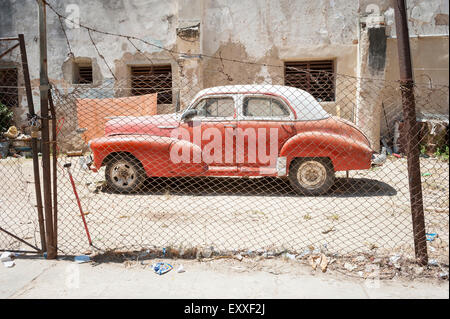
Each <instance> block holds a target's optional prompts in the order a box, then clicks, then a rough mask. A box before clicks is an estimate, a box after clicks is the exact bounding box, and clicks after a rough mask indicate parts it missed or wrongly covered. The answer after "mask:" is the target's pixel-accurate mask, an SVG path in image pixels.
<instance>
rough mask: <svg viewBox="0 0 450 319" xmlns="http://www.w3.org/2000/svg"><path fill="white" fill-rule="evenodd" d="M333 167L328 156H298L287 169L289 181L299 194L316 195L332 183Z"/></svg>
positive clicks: (324, 190)
mask: <svg viewBox="0 0 450 319" xmlns="http://www.w3.org/2000/svg"><path fill="white" fill-rule="evenodd" d="M334 179H335V176H334V169H333V165H332V163H331V161H330V159H328V158H322V157H319V158H298V159H296V160H294V162H293V163H292V164H291V167H290V169H289V182H290V183H291V185H292V187H293V188H294V189H295V190H296V191H297V192H298V193H300V194H303V195H307V196H316V195H321V194H324V193H326V192H327V191H328V190H329V189H330V187H331V186H332V185H333V184H334Z"/></svg>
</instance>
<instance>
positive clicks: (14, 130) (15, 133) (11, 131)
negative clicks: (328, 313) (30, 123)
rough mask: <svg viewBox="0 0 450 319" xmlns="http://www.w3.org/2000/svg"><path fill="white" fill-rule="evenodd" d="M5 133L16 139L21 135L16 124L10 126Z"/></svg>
mask: <svg viewBox="0 0 450 319" xmlns="http://www.w3.org/2000/svg"><path fill="white" fill-rule="evenodd" d="M3 135H4V136H5V137H7V138H10V139H15V138H16V137H17V136H18V135H19V130H18V129H17V127H15V126H10V127H9V129H8V131H7V132H5V133H4V134H3Z"/></svg>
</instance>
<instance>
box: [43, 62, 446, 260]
mask: <svg viewBox="0 0 450 319" xmlns="http://www.w3.org/2000/svg"><path fill="white" fill-rule="evenodd" d="M298 71H299V72H297V73H296V75H295V76H290V77H289V79H281V78H280V79H275V78H271V79H270V81H260V83H258V84H256V83H254V82H253V81H251V82H249V83H248V84H245V82H244V83H242V82H241V83H239V85H232V86H219V87H218V86H215V87H210V88H208V89H203V88H202V87H200V85H199V86H197V85H193V84H192V83H188V82H187V80H186V79H184V78H183V77H180V79H179V80H177V79H173V80H172V81H173V83H172V87H169V88H168V87H167V86H166V85H165V83H166V82H167V81H166V79H165V78H164V77H167V75H136V76H135V77H134V78H133V79H131V81H130V80H126V81H125V80H124V81H121V80H117V81H113V80H106V81H104V82H103V83H102V84H101V85H90V84H84V85H78V86H75V87H71V88H69V89H68V88H62V87H54V88H53V92H52V93H53V98H54V103H55V107H56V113H57V117H58V123H59V124H58V137H57V139H58V148H59V152H60V153H59V154H60V155H59V157H58V162H59V166H58V167H59V168H58V206H59V209H58V247H59V249H60V251H62V252H64V253H80V252H83V251H86V250H88V249H89V248H90V247H89V242H88V238H87V234H86V229H85V227H84V224H83V221H82V217H81V216H80V211H79V207H78V205H77V201H76V195H75V194H74V191H73V188H72V186H71V182H70V176H69V171H68V170H67V168H65V167H64V166H63V165H64V164H67V163H71V167H70V174H72V176H73V178H74V181H75V187H76V191H77V193H78V196H79V199H80V203H81V206H82V210H83V215H84V217H85V219H86V224H87V230H88V232H89V235H90V237H91V239H92V243H93V245H94V247H96V248H98V249H101V250H128V251H129V250H143V249H154V250H161V251H162V250H163V249H165V250H164V251H166V252H167V251H170V252H172V253H173V254H174V255H177V256H195V255H197V256H198V255H199V254H200V255H203V256H211V255H212V254H213V255H214V254H218V255H221V254H236V253H238V252H240V253H241V254H244V253H248V254H260V255H264V254H266V255H271V254H279V253H282V252H285V253H286V252H287V253H290V254H294V255H296V257H297V258H298V259H303V258H304V259H306V258H307V257H308V256H309V254H310V253H312V252H314V251H322V252H325V253H326V254H328V255H330V256H335V257H336V256H351V255H355V254H368V255H371V256H391V255H392V254H401V255H402V256H404V257H405V258H410V259H411V260H412V259H414V247H413V234H412V229H413V228H412V222H411V209H410V197H409V188H408V170H407V161H406V158H405V143H406V140H405V138H406V134H405V133H406V132H404V128H403V122H402V121H403V116H402V107H401V105H402V104H401V94H400V93H401V92H400V88H399V84H398V83H396V82H386V81H380V80H374V79H362V78H355V77H349V76H344V75H339V74H335V73H327V72H317V71H312V70H310V71H308V70H298ZM209 76H211V77H213V76H214V75H213V74H210V75H209ZM216 76H217V78H220V77H223V74H221V73H219V72H218V73H217V74H216ZM311 79H312V80H311ZM287 80H289V85H290V86H289V87H288V86H284V85H283V84H284V83H285V81H287ZM225 82H226V81H225ZM311 83H313V84H314V85H312V86H311ZM243 84H245V85H243ZM276 84H280V85H276ZM302 89H304V90H302ZM306 90H308V92H310V93H307V92H306ZM415 94H416V108H417V114H418V117H417V120H418V121H419V123H420V127H421V130H420V145H416V147H417V148H420V150H421V158H420V165H421V172H422V190H423V198H424V209H425V221H426V232H427V234H428V238H429V239H430V240H432V241H428V244H429V255H430V258H432V259H436V260H438V261H439V262H441V263H444V264H447V265H448V213H449V212H448V207H449V203H448V195H449V194H448V192H449V178H448V177H449V176H448V96H449V95H448V86H436V85H430V84H416V87H415ZM164 99H166V100H167V103H165V101H163V100H164ZM161 110H164V111H163V112H162V111H161ZM161 113H164V114H161ZM434 234H436V235H434Z"/></svg>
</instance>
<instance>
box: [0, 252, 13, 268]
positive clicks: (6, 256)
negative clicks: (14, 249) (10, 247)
mask: <svg viewBox="0 0 450 319" xmlns="http://www.w3.org/2000/svg"><path fill="white" fill-rule="evenodd" d="M14 256H15V254H14V253H11V252H9V251H5V252H4V253H2V255H1V256H0V260H1V262H2V263H3V266H5V267H6V268H11V267H14V265H15V262H14V260H12V257H14Z"/></svg>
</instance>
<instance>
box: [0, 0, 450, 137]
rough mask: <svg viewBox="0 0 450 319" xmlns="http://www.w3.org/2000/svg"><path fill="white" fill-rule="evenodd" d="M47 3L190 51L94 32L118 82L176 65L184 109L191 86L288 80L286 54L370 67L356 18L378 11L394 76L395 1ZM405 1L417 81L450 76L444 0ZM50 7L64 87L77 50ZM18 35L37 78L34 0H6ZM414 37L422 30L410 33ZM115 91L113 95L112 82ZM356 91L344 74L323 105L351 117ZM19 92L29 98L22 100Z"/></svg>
mask: <svg viewBox="0 0 450 319" xmlns="http://www.w3.org/2000/svg"><path fill="white" fill-rule="evenodd" d="M50 3H51V4H52V5H53V6H54V7H55V9H56V10H58V11H59V12H60V13H62V14H64V15H67V16H69V17H72V18H73V17H76V14H77V12H78V13H79V18H80V22H81V23H82V24H86V25H88V26H92V27H95V28H97V29H99V30H105V31H108V32H112V33H119V34H126V35H131V36H136V37H139V38H143V39H144V40H145V41H148V42H149V43H150V44H154V45H157V46H161V47H164V48H165V49H169V50H170V49H172V50H175V51H180V52H188V53H191V54H193V55H194V56H193V57H189V58H186V57H184V58H183V57H178V56H172V55H171V54H169V53H168V52H167V51H165V50H162V49H160V48H157V47H155V46H151V45H147V44H144V43H140V42H138V41H133V43H134V44H135V45H136V46H137V47H138V49H139V50H140V51H141V52H142V53H140V52H138V51H137V50H136V49H135V48H134V47H133V45H132V44H131V43H130V42H129V41H127V40H126V39H123V38H117V37H111V36H108V35H102V34H96V33H92V37H93V40H94V42H95V43H96V45H97V47H98V49H99V51H100V52H101V54H102V55H103V56H104V58H105V60H106V61H107V63H108V65H109V66H110V67H111V69H112V70H113V72H114V73H115V75H116V77H117V79H118V80H119V83H116V85H118V86H124V83H129V69H130V66H132V65H143V64H146V65H147V64H149V60H151V61H152V62H153V63H155V64H157V63H164V64H167V63H170V64H171V65H172V72H173V82H174V95H176V96H175V97H176V98H175V99H174V101H179V104H180V107H181V108H183V107H185V106H186V105H187V104H188V103H189V101H190V98H191V97H192V96H193V95H194V94H195V93H196V92H194V91H197V90H200V89H202V88H205V87H210V86H214V85H224V84H245V83H273V84H283V83H284V70H283V62H284V61H295V60H311V59H333V60H334V61H335V71H336V72H337V73H339V74H344V75H348V76H360V75H361V74H362V73H361V72H363V73H364V72H365V71H364V70H363V69H364V63H365V62H364V61H362V60H361V59H362V57H361V46H363V45H364V44H362V43H360V38H361V34H360V29H361V28H360V24H359V19H360V18H364V17H367V16H369V17H370V16H372V17H381V18H382V19H383V21H384V25H385V27H386V31H385V33H386V36H387V42H386V56H385V61H384V62H385V65H384V68H383V65H382V63H381V64H379V66H380V67H379V69H378V71H380V72H378V73H377V77H378V78H380V79H386V80H397V79H398V68H397V63H398V62H397V61H398V60H397V57H396V40H395V24H394V11H393V8H392V7H391V1H390V0H358V1H356V0H355V1H348V0H317V1H310V0H295V1H292V0H280V1H271V0H252V1H242V0H167V1H159V0H109V1H90V0H61V1H56V0H53V1H52V0H50ZM407 8H408V16H409V17H410V19H409V27H410V34H411V36H412V38H411V46H412V52H413V57H412V58H413V63H414V68H415V76H416V80H418V81H419V78H421V79H423V80H425V79H424V77H427V76H429V77H431V78H432V79H433V83H441V82H442V84H448V14H449V4H448V0H426V1H425V0H408V1H407ZM47 11H48V12H47V29H48V60H49V65H48V66H49V78H50V80H51V81H52V82H53V83H55V84H57V85H58V86H59V88H61V89H63V90H64V91H66V92H68V91H69V90H70V89H71V87H72V83H71V82H70V79H71V74H70V73H71V72H72V71H71V63H72V59H73V58H71V57H69V56H68V53H69V49H68V46H67V43H66V39H65V36H64V33H63V31H62V29H61V25H60V21H59V20H58V19H57V17H56V16H55V15H54V14H53V13H52V12H51V11H50V10H47ZM197 22H198V23H200V30H199V36H198V37H197V38H194V39H188V40H186V39H182V38H180V37H178V36H177V28H179V27H185V26H188V25H190V24H192V25H193V24H195V23H197ZM63 24H64V27H65V29H66V33H67V36H68V39H69V41H70V44H71V46H72V51H73V54H74V57H75V58H81V57H85V58H90V59H91V60H92V63H93V67H94V82H95V83H94V84H101V83H102V81H111V78H112V76H111V74H110V71H109V69H108V66H107V65H106V64H105V61H104V60H103V59H102V58H101V57H100V56H99V55H98V53H97V52H96V50H95V47H94V46H93V45H92V43H91V41H90V39H89V36H88V34H87V32H86V30H84V29H82V28H76V27H75V28H73V26H70V23H68V24H67V23H66V22H63ZM18 33H24V34H25V39H26V45H27V51H28V59H29V63H30V74H31V78H32V83H33V85H38V83H39V79H38V78H39V48H38V15H37V4H36V3H35V1H29V0H6V1H1V2H0V36H1V37H5V36H16V35H17V34H18ZM416 36H420V38H414V37H416ZM196 54H205V55H211V56H216V57H220V56H222V57H224V58H227V59H235V60H245V61H252V62H256V63H261V64H267V66H262V65H251V64H241V63H232V62H228V61H224V60H220V59H208V58H199V57H195V55H196ZM8 58H10V59H11V57H8V56H6V57H4V58H3V59H2V61H3V60H5V61H6V62H8ZM372 58H373V56H372ZM376 58H377V59H378V57H376ZM364 59H365V58H364ZM377 61H378V60H377ZM10 62H11V63H12V62H14V61H10ZM378 62H383V61H378ZM378 62H377V63H378ZM2 63H4V62H2ZM422 69H427V70H422ZM20 72H21V71H19V73H20ZM425 73H426V75H424V74H425ZM19 80H20V79H19ZM344 92H345V93H344ZM122 93H123V94H125V93H124V92H122ZM20 94H22V93H20ZM111 94H114V92H113V90H112V91H111ZM343 94H345V96H343ZM357 94H358V93H357V90H356V87H355V91H354V92H351V91H349V90H348V89H347V88H346V87H345V86H344V83H343V82H340V81H339V80H338V81H337V82H336V101H335V102H332V103H324V108H325V109H326V110H327V111H329V112H330V113H332V114H337V115H340V116H343V117H346V118H349V119H352V118H354V116H355V114H354V112H355V104H357V102H354V103H347V102H346V101H348V99H349V98H352V99H354V100H355V101H356V100H357ZM178 96H179V99H178ZM19 100H20V101H25V100H24V99H23V98H19ZM35 104H36V109H37V110H39V101H38V96H35ZM25 106H26V104H25V103H24V102H22V108H20V110H18V112H16V113H17V114H16V116H17V118H21V119H22V120H24V119H25V114H26V109H25ZM174 108H175V106H173V105H162V106H161V107H160V108H159V109H158V112H160V113H165V112H172V111H173V110H174ZM369 113H370V112H369ZM382 122H383V121H382ZM382 125H383V124H382ZM381 130H383V126H382V127H381Z"/></svg>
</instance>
